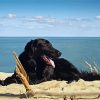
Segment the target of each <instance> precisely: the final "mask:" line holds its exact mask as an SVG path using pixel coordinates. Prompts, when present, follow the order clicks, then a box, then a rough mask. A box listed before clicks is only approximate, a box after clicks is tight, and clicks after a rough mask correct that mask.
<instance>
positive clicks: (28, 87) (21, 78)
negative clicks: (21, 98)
mask: <svg viewBox="0 0 100 100" xmlns="http://www.w3.org/2000/svg"><path fill="white" fill-rule="evenodd" d="M16 73H17V75H18V77H19V78H20V80H21V81H22V83H23V85H24V87H25V89H26V93H27V96H28V97H29V96H33V95H34V92H33V90H32V89H31V87H30V85H29V83H28V81H27V79H26V78H25V77H24V76H23V74H22V73H21V72H20V69H19V68H18V67H16Z"/></svg>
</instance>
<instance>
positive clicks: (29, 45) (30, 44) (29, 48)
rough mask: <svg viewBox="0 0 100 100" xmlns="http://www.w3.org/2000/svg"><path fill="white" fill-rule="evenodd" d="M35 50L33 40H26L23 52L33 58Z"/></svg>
mask: <svg viewBox="0 0 100 100" xmlns="http://www.w3.org/2000/svg"><path fill="white" fill-rule="evenodd" d="M35 50H36V47H35V45H34V40H31V41H30V42H28V43H27V44H26V46H25V49H24V51H25V53H26V54H27V55H28V56H29V57H30V58H33V57H34V52H35Z"/></svg>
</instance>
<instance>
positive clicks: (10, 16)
mask: <svg viewBox="0 0 100 100" xmlns="http://www.w3.org/2000/svg"><path fill="white" fill-rule="evenodd" d="M7 17H8V18H10V19H13V18H16V14H14V13H9V14H8V16H7Z"/></svg>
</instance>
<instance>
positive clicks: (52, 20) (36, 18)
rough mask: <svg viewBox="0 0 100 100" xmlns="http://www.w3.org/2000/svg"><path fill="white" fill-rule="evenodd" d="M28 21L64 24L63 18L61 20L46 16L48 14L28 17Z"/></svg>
mask: <svg viewBox="0 0 100 100" xmlns="http://www.w3.org/2000/svg"><path fill="white" fill-rule="evenodd" d="M25 20H26V21H27V22H36V23H39V24H48V25H61V24H64V21H63V20H59V19H57V18H53V17H46V16H34V17H32V18H26V19H25Z"/></svg>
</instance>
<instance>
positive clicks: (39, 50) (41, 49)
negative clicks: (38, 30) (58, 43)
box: [25, 39, 61, 59]
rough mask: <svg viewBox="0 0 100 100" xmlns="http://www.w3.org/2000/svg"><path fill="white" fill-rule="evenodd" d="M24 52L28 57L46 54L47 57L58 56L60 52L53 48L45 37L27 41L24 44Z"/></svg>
mask: <svg viewBox="0 0 100 100" xmlns="http://www.w3.org/2000/svg"><path fill="white" fill-rule="evenodd" d="M25 52H26V53H27V54H28V56H29V57H32V58H38V57H40V56H42V55H46V56H48V57H49V58H53V59H54V58H58V57H60V56H61V52H60V51H58V50H57V49H55V48H54V47H53V46H52V44H51V43H50V42H49V41H48V40H46V39H35V40H31V41H30V42H28V43H27V44H26V46H25Z"/></svg>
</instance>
